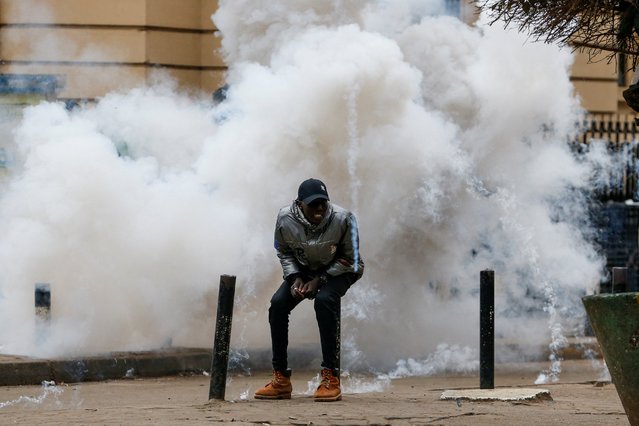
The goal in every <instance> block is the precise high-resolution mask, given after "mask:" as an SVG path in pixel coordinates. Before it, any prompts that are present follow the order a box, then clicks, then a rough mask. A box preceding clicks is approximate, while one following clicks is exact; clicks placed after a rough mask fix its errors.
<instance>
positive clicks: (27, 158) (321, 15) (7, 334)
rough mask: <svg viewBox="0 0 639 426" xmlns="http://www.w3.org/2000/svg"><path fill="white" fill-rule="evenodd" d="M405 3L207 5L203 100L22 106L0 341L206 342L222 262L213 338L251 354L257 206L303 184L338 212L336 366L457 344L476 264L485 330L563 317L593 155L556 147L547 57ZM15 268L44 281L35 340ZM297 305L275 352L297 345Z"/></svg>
mask: <svg viewBox="0 0 639 426" xmlns="http://www.w3.org/2000/svg"><path fill="white" fill-rule="evenodd" d="M417 4H418V3H417V2H409V1H407V2H402V7H400V8H397V9H393V11H394V14H393V19H392V20H390V21H389V22H390V23H389V26H388V27H387V28H386V29H385V30H384V29H383V28H382V26H381V23H382V22H384V18H385V17H386V15H385V14H386V13H387V12H388V10H389V9H388V8H389V2H381V1H380V2H370V1H352V2H351V1H348V2H346V1H337V0H335V1H326V2H310V1H303V2H302V1H284V0H275V1H273V0H270V1H257V0H252V1H250V0H242V1H237V0H233V1H224V0H222V1H220V9H219V10H218V12H216V13H215V15H214V16H213V19H214V21H215V23H216V25H217V26H218V28H219V29H220V30H221V32H222V35H223V43H222V46H223V49H224V56H225V58H227V61H228V62H229V75H228V81H229V82H230V84H231V85H230V89H229V91H228V99H227V100H226V101H225V102H224V103H222V104H221V105H219V106H217V107H215V108H213V107H211V106H207V105H205V104H202V103H200V102H197V101H193V100H191V99H189V98H188V97H186V96H184V95H182V94H179V93H175V92H174V91H173V90H172V89H171V87H168V88H167V87H165V86H161V85H160V86H155V87H150V88H146V89H136V90H133V91H130V92H128V93H123V94H111V95H107V96H106V97H104V98H103V99H102V100H100V102H99V103H98V104H97V105H95V106H94V107H86V108H82V109H79V110H76V111H74V112H68V111H66V110H65V109H64V108H63V107H62V106H61V105H58V104H51V103H45V104H42V105H38V106H36V107H32V108H29V109H28V110H27V111H26V113H25V117H24V120H23V121H22V122H21V124H20V126H19V128H18V129H17V130H16V133H15V150H16V153H17V154H16V155H17V156H18V157H19V158H20V165H19V166H16V167H15V169H14V170H13V171H12V175H11V178H10V179H9V182H8V184H7V185H6V187H5V188H3V189H2V201H1V202H0V219H1V220H0V235H3V238H2V239H0V264H2V265H5V268H4V269H3V270H2V271H1V272H0V344H1V345H2V346H3V351H6V352H9V353H29V354H37V355H52V354H53V355H69V354H78V353H87V352H97V351H108V350H127V349H144V348H157V347H160V346H161V345H162V344H164V343H165V342H166V341H167V339H171V340H172V342H173V344H174V345H191V346H204V347H208V346H210V344H211V341H210V340H211V336H212V327H213V316H214V295H215V291H216V285H217V279H216V277H217V276H219V275H220V274H223V273H227V274H236V275H237V276H238V288H237V290H236V310H235V314H234V326H233V327H234V328H233V333H234V336H233V344H234V346H235V347H238V348H244V349H246V348H248V349H255V348H258V349H260V348H268V347H270V342H269V338H268V335H269V333H268V324H267V308H268V303H269V299H270V296H271V294H272V293H273V292H274V291H275V289H276V288H277V286H278V285H279V282H280V275H281V271H280V267H279V264H278V263H277V260H276V257H275V253H274V251H273V249H272V233H273V225H274V221H275V216H276V213H277V210H278V209H279V207H281V206H282V205H285V204H288V203H289V202H290V201H291V200H292V199H293V198H294V197H295V194H296V192H295V191H296V189H297V185H298V184H299V182H301V181H302V180H304V179H305V178H308V177H311V176H313V177H318V178H321V179H322V180H324V181H325V182H326V184H327V186H328V189H329V193H330V195H331V199H332V200H333V202H335V203H336V204H340V205H344V206H345V207H348V208H350V209H352V210H353V211H354V212H355V213H356V214H357V216H358V219H359V225H360V231H361V250H362V255H363V257H364V260H365V262H366V265H367V266H366V273H365V276H364V278H363V279H362V280H361V281H360V282H358V283H357V284H356V285H355V286H354V287H353V288H352V289H351V291H350V292H349V293H348V294H347V296H346V297H345V299H344V302H343V313H344V321H343V326H342V330H343V331H342V332H343V336H344V341H345V342H346V344H345V348H346V351H345V353H344V354H343V355H344V361H343V364H344V366H345V367H347V368H368V369H372V370H375V371H391V370H392V369H394V368H397V365H398V364H397V361H398V360H402V359H410V360H411V361H410V368H409V369H408V370H406V371H405V372H403V373H402V374H413V373H414V374H419V373H415V372H419V371H431V370H430V369H429V368H428V366H427V365H426V366H422V367H419V366H418V365H417V364H416V363H419V361H415V360H419V359H422V360H425V361H424V362H425V363H428V362H429V361H428V360H432V359H433V358H432V357H429V354H431V353H433V351H436V350H437V348H440V352H441V348H442V347H445V348H448V349H447V351H448V352H450V350H451V349H450V348H459V351H460V353H461V354H463V355H464V356H462V357H461V358H460V359H462V358H463V359H464V360H466V359H467V358H468V354H475V353H476V351H475V348H477V347H478V327H479V326H478V319H479V318H478V317H479V314H478V311H479V307H478V297H477V296H478V287H479V271H481V270H482V269H486V268H490V269H494V270H495V271H496V277H497V283H496V294H497V314H496V326H497V335H498V337H500V338H503V339H510V340H516V341H525V342H526V343H528V344H532V345H534V344H539V345H547V344H548V343H549V342H555V343H556V342H558V341H560V340H561V337H562V336H563V334H565V333H570V332H572V331H573V330H575V329H578V328H579V321H580V319H579V318H580V315H582V312H583V309H582V308H581V302H580V296H581V295H583V294H585V293H586V292H587V291H589V290H590V289H591V288H592V287H593V286H594V285H595V283H596V282H597V281H598V278H599V273H600V270H601V268H602V259H600V258H599V257H598V256H597V254H596V253H595V251H594V249H593V247H592V246H591V244H590V243H589V242H588V241H587V240H586V238H584V235H585V234H584V232H586V231H587V229H585V228H584V217H585V212H586V205H585V202H584V199H585V198H584V197H583V196H582V192H581V191H582V190H587V189H589V186H590V185H591V184H592V180H591V175H592V171H593V170H594V169H593V168H592V166H591V165H592V164H593V162H594V160H596V161H597V164H598V167H602V165H605V159H602V158H603V157H604V156H605V153H599V154H601V155H600V156H597V155H596V154H597V153H596V152H594V151H593V154H591V158H592V159H594V160H593V161H590V160H589V159H587V160H585V161H577V160H576V159H575V158H574V157H573V155H572V154H571V153H570V152H569V149H568V147H567V145H566V140H567V138H568V136H569V135H570V134H571V133H572V132H573V123H574V122H575V120H576V119H577V118H578V115H579V114H580V113H581V112H580V109H579V105H578V101H577V99H576V98H575V95H574V93H573V87H572V85H571V84H570V81H569V74H568V69H569V67H570V65H571V61H572V57H571V54H570V52H568V51H565V50H560V49H559V48H557V47H554V46H548V45H543V44H533V43H528V42H527V40H526V37H525V36H524V35H519V34H517V33H515V32H512V31H505V30H503V29H500V28H498V27H497V26H496V27H488V26H486V25H483V24H480V25H479V27H477V28H473V27H469V26H467V25H466V24H463V23H461V22H460V21H458V20H456V19H454V18H452V17H448V16H430V15H429V13H432V12H433V11H435V10H436V9H437V8H441V7H442V4H441V3H440V2H430V3H428V5H426V6H427V7H426V6H425V7H424V8H419V7H416V6H415V5H417ZM422 4H425V3H422ZM400 12H401V13H400ZM584 229H585V230H584ZM586 234H587V232H586ZM35 282H50V283H51V286H52V293H53V296H52V298H53V318H54V320H53V323H52V324H51V330H50V335H49V338H48V339H47V340H46V342H44V343H43V342H40V343H39V344H35V343H34V342H35V337H34V333H35V332H34V327H33V301H32V297H33V284H34V283H35ZM304 305H307V306H302V307H300V308H298V309H297V310H296V311H294V312H293V314H292V329H291V346H292V347H294V346H295V345H296V344H307V343H309V342H311V343H313V342H316V341H317V340H318V339H317V331H316V330H315V329H316V326H315V320H314V318H313V314H312V309H311V308H310V307H309V306H310V304H308V303H305V304H304ZM544 309H545V311H544ZM551 330H552V331H551ZM441 345H444V346H441ZM438 353H439V352H438ZM438 359H439V358H438ZM469 362H470V365H474V364H472V361H469ZM406 365H407V366H408V364H406Z"/></svg>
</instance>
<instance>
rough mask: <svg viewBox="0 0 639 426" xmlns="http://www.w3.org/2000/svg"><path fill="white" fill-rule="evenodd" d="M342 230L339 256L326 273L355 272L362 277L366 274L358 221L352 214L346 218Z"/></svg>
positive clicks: (338, 249) (338, 250)
mask: <svg viewBox="0 0 639 426" xmlns="http://www.w3.org/2000/svg"><path fill="white" fill-rule="evenodd" d="M342 229H343V233H342V239H341V241H340V244H339V246H338V248H337V256H336V257H335V260H333V262H332V263H331V264H330V265H328V268H327V269H326V273H327V274H329V275H342V274H344V273H346V272H353V273H356V274H358V275H360V276H361V275H362V274H363V273H364V261H363V260H362V258H361V257H360V254H359V229H358V227H357V219H355V216H354V215H353V214H352V213H348V215H347V216H346V217H345V219H344V223H343V225H342Z"/></svg>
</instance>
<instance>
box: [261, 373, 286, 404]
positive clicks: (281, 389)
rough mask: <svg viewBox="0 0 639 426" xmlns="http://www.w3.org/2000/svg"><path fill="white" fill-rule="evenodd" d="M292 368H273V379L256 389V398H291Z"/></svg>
mask: <svg viewBox="0 0 639 426" xmlns="http://www.w3.org/2000/svg"><path fill="white" fill-rule="evenodd" d="M291 392H293V386H292V385H291V370H286V371H278V370H273V379H272V380H271V382H270V383H267V384H266V386H264V387H263V388H260V389H258V390H257V391H255V399H291Z"/></svg>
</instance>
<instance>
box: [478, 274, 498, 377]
mask: <svg viewBox="0 0 639 426" xmlns="http://www.w3.org/2000/svg"><path fill="white" fill-rule="evenodd" d="M479 388H480V389H494V388H495V271H491V270H485V271H481V273H480V286H479Z"/></svg>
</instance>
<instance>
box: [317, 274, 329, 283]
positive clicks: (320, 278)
mask: <svg viewBox="0 0 639 426" xmlns="http://www.w3.org/2000/svg"><path fill="white" fill-rule="evenodd" d="M317 278H318V281H319V285H320V286H323V285H324V284H326V283H327V282H328V274H327V273H326V272H322V273H321V274H319V276H318V277H317Z"/></svg>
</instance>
